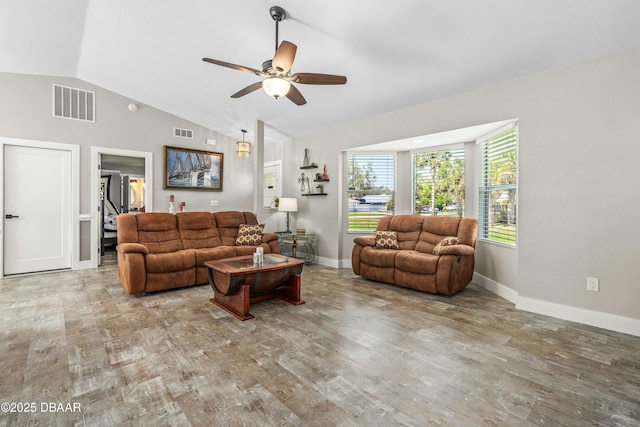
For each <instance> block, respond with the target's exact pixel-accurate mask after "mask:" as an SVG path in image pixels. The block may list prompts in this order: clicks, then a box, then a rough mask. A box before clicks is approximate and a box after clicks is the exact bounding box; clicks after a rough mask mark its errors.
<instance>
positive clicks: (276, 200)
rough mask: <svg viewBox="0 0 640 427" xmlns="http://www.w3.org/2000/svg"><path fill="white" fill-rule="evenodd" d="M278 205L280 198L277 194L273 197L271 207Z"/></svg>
mask: <svg viewBox="0 0 640 427" xmlns="http://www.w3.org/2000/svg"><path fill="white" fill-rule="evenodd" d="M278 205H280V198H279V197H278V196H275V197H274V198H273V207H275V208H277V207H278Z"/></svg>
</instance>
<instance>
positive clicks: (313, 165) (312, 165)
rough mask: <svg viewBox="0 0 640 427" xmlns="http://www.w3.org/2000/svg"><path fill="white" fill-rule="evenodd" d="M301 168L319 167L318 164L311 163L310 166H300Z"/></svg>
mask: <svg viewBox="0 0 640 427" xmlns="http://www.w3.org/2000/svg"><path fill="white" fill-rule="evenodd" d="M300 169H318V165H316V164H315V163H311V164H310V165H309V166H300Z"/></svg>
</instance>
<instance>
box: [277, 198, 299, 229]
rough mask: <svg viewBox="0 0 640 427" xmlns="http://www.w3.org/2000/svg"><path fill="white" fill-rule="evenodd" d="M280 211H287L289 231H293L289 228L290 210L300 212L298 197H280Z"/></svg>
mask: <svg viewBox="0 0 640 427" xmlns="http://www.w3.org/2000/svg"><path fill="white" fill-rule="evenodd" d="M278 212H286V213H287V231H286V232H287V233H291V230H289V224H290V221H291V219H290V218H289V213H290V212H298V199H295V198H286V197H283V198H282V199H280V206H278Z"/></svg>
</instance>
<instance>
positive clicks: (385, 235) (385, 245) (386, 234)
mask: <svg viewBox="0 0 640 427" xmlns="http://www.w3.org/2000/svg"><path fill="white" fill-rule="evenodd" d="M375 234H376V248H378V249H400V245H398V235H397V234H396V232H395V231H376V232H375Z"/></svg>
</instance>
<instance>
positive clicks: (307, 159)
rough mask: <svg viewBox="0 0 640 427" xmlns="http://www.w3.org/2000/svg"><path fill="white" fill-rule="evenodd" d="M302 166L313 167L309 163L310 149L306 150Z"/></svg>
mask: <svg viewBox="0 0 640 427" xmlns="http://www.w3.org/2000/svg"><path fill="white" fill-rule="evenodd" d="M302 166H304V167H307V166H311V163H310V161H309V149H308V148H305V149H304V159H303V160H302Z"/></svg>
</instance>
